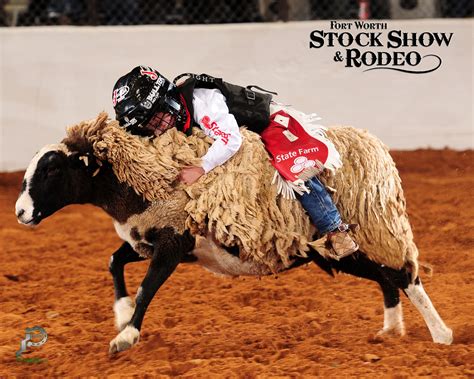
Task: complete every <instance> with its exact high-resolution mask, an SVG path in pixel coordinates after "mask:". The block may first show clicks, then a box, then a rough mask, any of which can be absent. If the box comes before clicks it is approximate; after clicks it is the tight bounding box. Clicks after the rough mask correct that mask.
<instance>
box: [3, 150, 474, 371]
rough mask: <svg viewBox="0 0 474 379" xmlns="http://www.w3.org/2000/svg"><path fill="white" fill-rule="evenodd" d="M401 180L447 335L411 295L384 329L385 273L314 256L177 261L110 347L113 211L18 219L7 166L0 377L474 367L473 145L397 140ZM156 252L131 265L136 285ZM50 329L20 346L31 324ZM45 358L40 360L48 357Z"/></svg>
mask: <svg viewBox="0 0 474 379" xmlns="http://www.w3.org/2000/svg"><path fill="white" fill-rule="evenodd" d="M392 155H393V157H394V159H395V161H396V163H397V165H398V168H399V170H400V174H401V177H402V180H403V186H404V189H405V195H406V197H407V202H408V212H409V215H410V219H411V222H412V225H413V229H414V233H415V240H416V242H417V244H418V247H419V249H420V261H422V262H427V263H429V264H431V265H432V266H433V268H434V274H433V276H432V277H427V276H426V275H424V276H423V275H422V279H423V281H424V286H425V289H426V291H427V292H428V294H429V295H430V297H431V299H432V301H433V303H434V305H435V307H436V308H437V309H438V311H439V313H440V315H441V317H442V318H443V319H444V321H445V322H446V324H447V325H448V326H450V327H451V328H452V329H453V331H454V343H453V344H452V345H451V346H443V345H438V344H435V343H433V342H432V340H431V337H430V334H429V331H428V329H427V327H426V325H425V323H424V321H423V319H422V318H421V315H420V314H419V313H418V312H417V311H416V309H415V308H414V306H412V305H411V303H410V302H409V301H408V299H407V298H406V297H403V300H402V302H403V308H404V314H405V323H406V329H407V334H406V336H405V337H403V338H396V337H384V338H383V339H381V338H375V337H374V336H375V334H376V332H377V331H378V330H379V329H381V327H382V324H383V300H382V294H381V292H380V290H379V288H378V286H377V285H376V284H374V283H372V282H369V281H366V280H362V279H358V278H355V277H352V276H348V275H336V278H335V279H333V278H331V277H329V276H328V275H327V274H326V273H324V272H322V271H321V270H320V269H319V268H318V267H317V266H315V265H313V264H310V265H308V266H304V267H301V268H298V269H295V270H292V271H290V272H287V273H284V274H281V275H278V277H274V276H270V277H263V278H261V279H258V278H253V277H252V278H248V277H247V278H235V279H231V278H220V277H217V276H214V275H213V274H211V273H208V272H207V271H205V270H204V269H202V268H200V267H195V266H189V265H188V266H187V265H181V266H179V267H178V268H177V270H176V272H175V273H174V274H173V275H172V276H171V277H170V279H169V280H168V281H167V282H166V283H165V284H164V285H163V287H162V288H161V289H160V290H159V292H158V294H157V296H156V297H155V299H154V300H153V302H152V304H151V306H150V308H149V310H148V312H147V314H146V316H145V320H144V324H143V328H142V334H141V339H140V342H139V343H138V345H136V346H135V347H133V348H132V349H131V350H128V351H125V352H122V353H119V354H117V355H114V356H109V354H108V344H109V341H110V340H111V339H113V338H114V337H115V335H116V331H115V329H114V322H113V311H112V304H113V286H112V278H111V276H110V275H109V273H108V270H107V267H108V262H109V257H110V255H111V254H112V253H113V252H114V251H115V249H116V248H117V247H118V246H119V245H120V244H121V242H120V240H119V238H118V237H117V236H116V234H115V232H114V229H113V227H112V223H111V221H110V219H109V218H108V216H107V215H106V214H105V213H104V212H103V211H102V210H100V209H98V208H94V207H92V206H88V205H87V206H70V207H67V208H65V209H63V210H61V211H60V212H58V213H57V214H55V215H53V216H51V217H50V218H49V219H47V220H45V221H43V222H42V223H41V225H39V226H38V227H37V228H35V229H28V228H26V227H24V226H21V225H18V224H17V221H16V218H15V213H14V204H15V201H16V197H17V195H18V192H19V190H20V187H21V180H22V176H23V173H3V174H0V190H1V192H0V220H1V221H0V246H1V249H0V262H1V263H0V377H5V376H10V375H11V376H21V377H23V376H34V375H36V376H38V377H49V376H76V377H77V376H86V375H87V376H98V377H102V376H109V375H110V376H127V377H129V376H132V375H135V376H137V377H141V376H150V377H155V376H163V377H166V376H181V377H193V378H194V377H198V378H199V377H200V378H208V377H226V378H229V377H230V378H231V377H236V378H243V377H245V378H257V377H259V378H265V377H311V376H325V377H334V376H342V377H346V376H358V377H380V376H391V377H397V378H408V377H413V376H434V377H474V152H473V151H464V152H455V151H451V150H417V151H407V152H397V151H395V152H392ZM146 268H147V262H140V263H131V264H129V265H127V266H126V280H127V283H128V288H129V290H130V292H131V294H132V295H134V294H135V291H136V289H137V288H138V286H139V285H140V281H141V279H142V278H143V276H144V274H145V271H146ZM35 325H39V326H41V327H43V328H45V329H46V331H47V332H48V341H47V342H46V343H45V344H44V345H43V346H41V347H37V348H30V349H29V352H28V353H26V354H23V357H24V358H26V359H29V361H30V363H28V362H26V361H23V362H19V361H16V359H15V352H16V351H17V350H18V349H19V347H20V341H21V340H22V339H23V338H24V336H25V328H27V327H32V326H35ZM39 360H42V361H41V362H39V363H35V362H38V361H39Z"/></svg>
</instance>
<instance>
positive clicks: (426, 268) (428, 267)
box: [418, 262, 433, 277]
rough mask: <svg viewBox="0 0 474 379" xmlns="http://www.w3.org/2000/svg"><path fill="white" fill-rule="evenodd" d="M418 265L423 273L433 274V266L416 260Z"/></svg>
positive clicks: (430, 275) (429, 275)
mask: <svg viewBox="0 0 474 379" xmlns="http://www.w3.org/2000/svg"><path fill="white" fill-rule="evenodd" d="M418 266H419V267H420V268H421V269H422V270H423V273H424V274H425V275H426V276H428V277H432V276H433V266H432V265H430V264H429V263H426V262H418Z"/></svg>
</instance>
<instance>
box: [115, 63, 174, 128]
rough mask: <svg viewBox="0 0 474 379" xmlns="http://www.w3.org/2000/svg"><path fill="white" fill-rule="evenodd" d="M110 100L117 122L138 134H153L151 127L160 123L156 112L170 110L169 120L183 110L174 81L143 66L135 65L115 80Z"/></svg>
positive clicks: (168, 111) (167, 111)
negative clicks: (170, 116)
mask: <svg viewBox="0 0 474 379" xmlns="http://www.w3.org/2000/svg"><path fill="white" fill-rule="evenodd" d="M112 102H113V105H114V109H115V114H116V119H117V120H118V121H119V123H120V126H122V127H123V128H125V129H127V130H128V131H130V132H131V133H133V134H138V135H153V134H154V129H153V127H157V126H159V125H160V124H159V123H157V121H158V120H155V118H154V116H155V115H156V114H157V113H170V114H171V115H172V116H173V117H172V119H173V120H178V119H181V115H182V113H183V112H182V111H183V109H182V108H183V107H182V105H181V103H180V101H179V98H178V97H177V95H176V87H175V86H174V84H173V83H171V82H170V81H168V80H167V79H166V78H165V77H164V76H162V75H161V74H159V73H158V71H156V70H154V69H152V68H150V67H145V66H138V67H135V68H134V69H133V70H132V71H131V72H129V73H128V74H126V75H124V76H123V77H121V78H120V79H119V80H118V81H117V83H116V84H115V86H114V90H113V93H112ZM152 119H153V123H152V124H150V125H148V124H149V123H150V121H151V120H152ZM168 120H170V118H169V117H168ZM171 126H174V125H171Z"/></svg>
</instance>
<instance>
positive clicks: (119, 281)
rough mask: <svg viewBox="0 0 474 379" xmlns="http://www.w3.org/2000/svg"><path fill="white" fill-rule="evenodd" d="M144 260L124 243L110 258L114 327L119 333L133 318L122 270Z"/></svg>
mask: <svg viewBox="0 0 474 379" xmlns="http://www.w3.org/2000/svg"><path fill="white" fill-rule="evenodd" d="M144 259H145V258H142V257H140V256H139V255H138V254H137V253H136V252H135V251H134V250H133V248H132V246H130V244H129V243H128V242H125V243H123V244H122V246H120V248H119V249H118V250H117V251H116V252H115V253H113V254H112V256H111V257H110V263H109V271H110V273H111V274H112V278H113V280H114V290H115V303H114V314H115V326H116V328H117V330H118V331H121V330H122V329H123V328H125V326H126V325H127V324H128V322H129V321H130V320H131V318H132V316H133V311H134V309H135V305H134V303H133V300H132V299H131V298H130V296H128V292H127V286H126V285H125V278H124V275H123V269H124V267H125V265H126V264H127V263H131V262H139V261H142V260H144Z"/></svg>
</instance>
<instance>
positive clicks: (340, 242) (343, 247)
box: [327, 224, 359, 260]
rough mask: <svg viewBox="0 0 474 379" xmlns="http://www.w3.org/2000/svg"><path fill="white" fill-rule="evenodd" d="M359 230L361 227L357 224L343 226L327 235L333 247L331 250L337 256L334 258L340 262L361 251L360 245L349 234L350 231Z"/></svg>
mask: <svg viewBox="0 0 474 379" xmlns="http://www.w3.org/2000/svg"><path fill="white" fill-rule="evenodd" d="M358 228H359V225H357V224H350V225H348V224H341V225H339V227H338V228H336V229H334V230H333V231H332V232H329V233H328V234H327V241H328V242H329V244H330V245H331V247H332V249H331V250H332V252H333V253H334V255H335V256H333V257H332V258H334V259H336V260H339V259H341V258H344V257H347V256H348V255H351V254H352V253H355V252H356V251H357V250H359V245H358V244H357V243H356V242H355V241H354V240H353V239H352V237H351V236H350V235H349V233H348V231H349V230H351V231H353V232H355V231H357V230H358ZM331 255H333V254H331Z"/></svg>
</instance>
